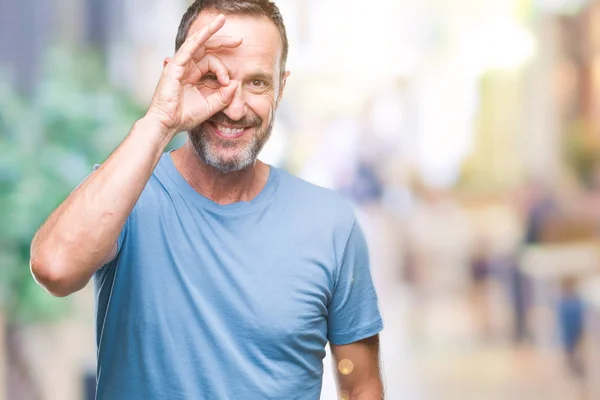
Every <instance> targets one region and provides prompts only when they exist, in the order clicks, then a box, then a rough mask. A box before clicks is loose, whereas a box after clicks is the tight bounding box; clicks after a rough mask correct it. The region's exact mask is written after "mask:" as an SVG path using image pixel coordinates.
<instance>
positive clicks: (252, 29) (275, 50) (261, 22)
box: [188, 10, 283, 60]
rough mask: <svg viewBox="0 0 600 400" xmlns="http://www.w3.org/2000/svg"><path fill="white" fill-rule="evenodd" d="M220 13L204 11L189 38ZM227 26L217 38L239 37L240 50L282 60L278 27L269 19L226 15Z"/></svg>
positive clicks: (194, 24)
mask: <svg viewBox="0 0 600 400" xmlns="http://www.w3.org/2000/svg"><path fill="white" fill-rule="evenodd" d="M217 15H219V13H218V12H217V11H212V10H209V11H202V12H201V13H200V14H199V15H198V18H196V20H195V21H194V22H193V23H192V25H191V26H190V30H189V33H188V37H189V36H192V35H193V34H194V33H195V32H197V31H199V30H200V29H202V28H204V27H205V26H206V25H208V24H209V23H210V22H212V21H213V20H214V19H215V18H216V17H217ZM225 18H226V20H225V25H224V26H223V27H222V28H221V29H220V30H219V31H218V32H217V33H216V34H215V36H239V37H242V40H243V41H242V44H241V46H240V47H239V48H237V49H235V50H233V51H232V52H233V53H236V52H237V51H238V50H239V51H242V52H245V51H251V52H255V53H256V54H262V55H264V56H271V57H274V58H276V59H277V60H279V59H280V57H281V53H282V50H283V44H282V41H281V37H280V34H279V30H278V29H277V26H275V24H274V23H273V22H272V21H271V20H269V19H268V18H267V17H254V16H243V15H226V16H225Z"/></svg>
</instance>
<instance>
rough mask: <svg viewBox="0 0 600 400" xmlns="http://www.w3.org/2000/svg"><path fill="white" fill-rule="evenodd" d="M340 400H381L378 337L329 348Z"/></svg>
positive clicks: (381, 388)
mask: <svg viewBox="0 0 600 400" xmlns="http://www.w3.org/2000/svg"><path fill="white" fill-rule="evenodd" d="M330 346H331V353H332V355H333V363H334V366H333V367H334V369H335V375H336V378H337V385H338V391H339V393H340V396H339V398H340V399H342V400H382V399H383V384H382V380H381V372H380V368H379V335H375V336H372V337H370V338H367V339H363V340H360V341H358V342H355V343H350V344H346V345H334V344H330Z"/></svg>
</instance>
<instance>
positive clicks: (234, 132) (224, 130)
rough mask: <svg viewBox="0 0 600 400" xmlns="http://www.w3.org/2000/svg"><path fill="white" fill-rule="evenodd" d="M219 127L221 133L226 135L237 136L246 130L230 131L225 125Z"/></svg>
mask: <svg viewBox="0 0 600 400" xmlns="http://www.w3.org/2000/svg"><path fill="white" fill-rule="evenodd" d="M217 127H218V128H219V131H221V132H222V133H224V134H226V135H236V134H238V133H240V132H242V131H243V130H244V128H237V129H230V128H226V127H224V126H223V125H218V126H217Z"/></svg>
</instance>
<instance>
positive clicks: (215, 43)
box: [204, 36, 242, 51]
mask: <svg viewBox="0 0 600 400" xmlns="http://www.w3.org/2000/svg"><path fill="white" fill-rule="evenodd" d="M240 44H242V38H241V37H240V36H213V37H212V38H210V39H209V40H207V41H206V42H205V43H204V48H205V49H206V50H211V51H216V50H220V49H223V48H227V49H234V48H236V47H238V46H239V45H240Z"/></svg>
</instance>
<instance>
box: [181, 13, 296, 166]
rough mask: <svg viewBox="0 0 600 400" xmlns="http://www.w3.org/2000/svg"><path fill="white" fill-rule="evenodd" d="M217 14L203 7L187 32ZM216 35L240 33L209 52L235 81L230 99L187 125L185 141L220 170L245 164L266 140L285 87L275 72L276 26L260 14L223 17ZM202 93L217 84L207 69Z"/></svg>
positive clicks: (278, 57)
mask: <svg viewBox="0 0 600 400" xmlns="http://www.w3.org/2000/svg"><path fill="white" fill-rule="evenodd" d="M216 16H217V13H215V12H208V11H203V12H201V13H200V15H199V16H198V18H197V19H196V21H195V22H194V23H193V24H192V26H191V28H190V31H189V33H188V36H191V35H193V34H194V33H195V32H197V31H198V30H200V29H202V28H203V27H204V26H206V25H207V24H208V23H210V22H211V21H212V20H213V19H214V18H215V17H216ZM226 18H227V22H226V23H225V26H223V28H222V29H221V30H220V31H219V32H217V34H216V35H219V36H220V35H224V36H238V37H242V39H243V42H242V44H241V46H239V47H237V48H235V49H226V50H219V51H215V52H214V54H215V55H216V56H217V57H218V58H219V59H220V60H221V61H222V62H223V64H225V66H226V67H227V70H228V71H229V78H230V79H231V81H232V82H233V81H237V83H238V84H239V86H238V88H237V91H236V93H235V95H234V97H233V100H232V101H231V103H230V104H229V105H228V106H227V107H226V108H225V109H223V110H222V111H220V112H218V113H217V114H215V115H213V116H212V117H211V118H209V119H208V120H207V121H205V122H204V123H202V124H200V125H199V126H198V127H196V128H194V129H192V130H190V132H189V137H190V142H191V144H192V145H193V147H194V149H195V151H196V153H197V154H198V156H199V157H200V158H201V159H202V160H203V161H204V162H205V163H207V164H208V165H211V166H213V167H215V168H217V169H218V170H220V171H223V172H232V171H240V170H242V169H244V168H247V167H248V166H250V165H251V164H252V163H253V162H254V161H255V160H256V157H257V156H258V153H259V152H260V151H261V150H262V148H263V146H264V145H265V143H266V142H267V140H268V139H269V136H270V134H271V130H272V128H273V119H274V114H275V109H276V108H277V104H278V103H279V99H280V98H281V94H282V92H283V88H284V86H285V77H286V76H287V74H286V75H285V76H282V73H281V53H282V42H281V37H280V34H279V30H278V29H277V27H276V26H275V24H274V23H273V22H272V21H270V20H269V19H268V18H266V17H246V16H231V15H230V16H227V17H226ZM197 87H198V89H199V90H200V92H201V93H202V94H203V95H204V96H209V95H211V94H212V93H214V92H216V91H217V90H218V89H219V87H220V84H219V82H218V81H217V79H216V78H215V77H214V75H212V74H210V73H209V74H206V75H205V76H204V77H202V79H201V80H200V82H199V83H198V86H197Z"/></svg>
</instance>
